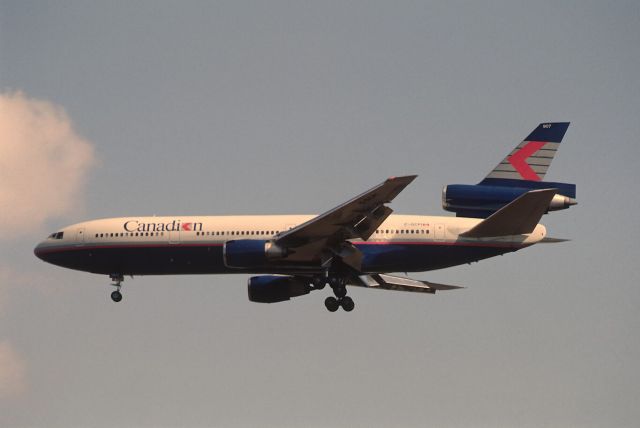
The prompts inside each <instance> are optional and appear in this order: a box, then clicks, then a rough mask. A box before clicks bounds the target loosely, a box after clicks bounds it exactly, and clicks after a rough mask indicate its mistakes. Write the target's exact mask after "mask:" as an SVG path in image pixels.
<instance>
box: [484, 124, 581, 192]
mask: <svg viewBox="0 0 640 428" xmlns="http://www.w3.org/2000/svg"><path fill="white" fill-rule="evenodd" d="M568 127H569V122H556V123H541V124H540V125H538V127H537V128H536V129H534V130H533V132H531V134H529V136H528V137H527V138H525V139H524V141H522V142H521V143H520V144H518V146H517V147H516V148H515V149H514V150H513V151H512V152H511V153H509V155H508V156H507V157H506V158H504V160H503V161H502V162H500V163H499V164H498V166H496V167H495V168H494V169H493V171H491V172H490V173H489V175H487V176H486V178H485V180H487V179H496V178H497V179H512V180H529V181H542V180H544V176H545V174H546V173H547V170H548V169H549V166H550V165H551V161H552V160H553V157H554V156H555V154H556V151H557V150H558V148H559V146H560V142H561V141H562V137H564V134H565V133H566V132H567V128H568ZM490 181H491V180H490ZM483 182H484V180H483ZM481 184H482V183H481Z"/></svg>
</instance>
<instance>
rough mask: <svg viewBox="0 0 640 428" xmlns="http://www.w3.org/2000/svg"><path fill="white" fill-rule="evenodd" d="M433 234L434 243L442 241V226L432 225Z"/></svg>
mask: <svg viewBox="0 0 640 428" xmlns="http://www.w3.org/2000/svg"><path fill="white" fill-rule="evenodd" d="M434 229H435V234H434V238H435V240H436V241H444V224H442V223H439V224H436V225H434Z"/></svg>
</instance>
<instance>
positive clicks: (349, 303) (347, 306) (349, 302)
mask: <svg viewBox="0 0 640 428" xmlns="http://www.w3.org/2000/svg"><path fill="white" fill-rule="evenodd" d="M340 306H342V309H344V310H345V311H346V312H351V311H352V310H353V308H355V307H356V305H355V303H353V299H352V298H351V297H349V296H345V297H343V298H342V299H341V300H340Z"/></svg>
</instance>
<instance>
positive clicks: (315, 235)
mask: <svg viewBox="0 0 640 428" xmlns="http://www.w3.org/2000/svg"><path fill="white" fill-rule="evenodd" d="M416 177H417V175H407V176H404V177H391V178H389V179H387V180H385V181H384V182H383V183H381V184H379V185H377V186H375V187H373V188H372V189H370V190H367V191H366V192H364V193H362V194H361V195H359V196H356V197H355V198H353V199H351V200H350V201H348V202H345V203H344V204H342V205H339V206H337V207H335V208H333V209H331V210H329V211H327V212H325V213H324V214H320V215H319V216H317V217H314V218H312V219H311V220H309V221H307V222H305V223H302V224H301V225H299V226H297V227H294V228H293V229H290V230H288V231H285V232H283V233H281V234H279V235H278V236H277V237H276V239H275V243H276V244H277V245H278V246H280V247H283V248H287V249H288V250H291V253H290V255H289V256H287V260H291V261H302V260H313V259H317V258H320V255H321V253H322V252H323V251H327V250H329V251H330V252H332V253H333V254H335V255H339V256H340V257H341V258H343V260H352V263H349V264H350V265H352V266H354V267H356V266H357V265H358V264H359V262H358V260H359V259H360V258H361V255H360V254H359V252H358V250H357V249H355V247H353V246H352V245H350V244H349V243H347V242H345V241H347V240H348V239H356V238H360V239H363V240H367V239H369V237H370V236H371V235H372V234H373V233H374V232H375V230H376V229H377V228H378V226H380V224H382V222H384V220H385V219H386V218H387V217H388V216H389V215H390V214H391V213H392V212H393V210H392V209H391V208H389V207H387V206H386V205H385V204H387V203H389V202H391V201H392V200H393V199H394V198H395V197H396V196H398V194H399V193H400V192H401V191H402V190H403V189H404V188H405V187H407V186H408V185H409V183H411V182H412V181H413V180H414V179H415V178H416Z"/></svg>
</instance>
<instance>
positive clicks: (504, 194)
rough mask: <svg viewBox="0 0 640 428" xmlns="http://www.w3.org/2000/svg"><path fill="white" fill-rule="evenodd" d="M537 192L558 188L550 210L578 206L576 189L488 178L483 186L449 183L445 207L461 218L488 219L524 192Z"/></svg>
mask: <svg viewBox="0 0 640 428" xmlns="http://www.w3.org/2000/svg"><path fill="white" fill-rule="evenodd" d="M535 189H558V193H557V194H556V195H555V196H554V197H553V199H552V200H551V202H550V203H549V208H548V210H547V211H557V210H564V209H567V208H569V207H570V206H572V205H575V204H577V202H576V200H575V199H574V198H575V197H576V186H575V184H567V183H551V182H544V181H524V180H504V179H502V180H495V183H493V182H492V179H485V180H484V181H483V182H481V183H480V184H476V185H470V184H449V185H448V186H445V187H444V188H443V189H442V208H444V209H445V210H447V211H452V212H454V213H456V216H458V217H476V218H486V217H488V216H490V215H491V214H493V213H494V212H496V211H498V210H499V209H500V208H502V207H503V206H505V205H507V204H508V203H510V202H512V201H513V200H515V199H516V198H518V197H519V196H521V195H522V194H524V193H527V192H528V191H530V190H535Z"/></svg>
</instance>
